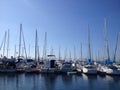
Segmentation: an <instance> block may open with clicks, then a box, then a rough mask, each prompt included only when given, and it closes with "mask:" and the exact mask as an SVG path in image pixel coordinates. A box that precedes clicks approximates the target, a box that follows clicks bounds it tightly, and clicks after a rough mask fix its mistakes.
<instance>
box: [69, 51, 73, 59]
mask: <svg viewBox="0 0 120 90" xmlns="http://www.w3.org/2000/svg"><path fill="white" fill-rule="evenodd" d="M69 57H70V60H72V58H71V51H70V50H69Z"/></svg>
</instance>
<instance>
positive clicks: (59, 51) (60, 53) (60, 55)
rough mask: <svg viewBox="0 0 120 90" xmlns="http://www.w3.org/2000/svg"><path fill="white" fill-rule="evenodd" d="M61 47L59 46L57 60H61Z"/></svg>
mask: <svg viewBox="0 0 120 90" xmlns="http://www.w3.org/2000/svg"><path fill="white" fill-rule="evenodd" d="M60 49H61V47H60V46H59V60H61V51H60Z"/></svg>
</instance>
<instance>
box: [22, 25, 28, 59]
mask: <svg viewBox="0 0 120 90" xmlns="http://www.w3.org/2000/svg"><path fill="white" fill-rule="evenodd" d="M21 33H22V36H23V44H24V49H25V56H26V59H27V51H26V45H25V38H24V33H23V30H22V25H21Z"/></svg>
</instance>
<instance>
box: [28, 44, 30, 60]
mask: <svg viewBox="0 0 120 90" xmlns="http://www.w3.org/2000/svg"><path fill="white" fill-rule="evenodd" d="M28 57H29V58H30V45H29V50H28Z"/></svg>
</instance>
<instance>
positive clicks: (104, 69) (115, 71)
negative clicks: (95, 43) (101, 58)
mask: <svg viewBox="0 0 120 90" xmlns="http://www.w3.org/2000/svg"><path fill="white" fill-rule="evenodd" d="M104 33H105V50H106V51H107V59H105V65H99V66H98V72H99V73H102V74H107V75H120V69H119V68H118V67H116V66H114V63H115V60H113V61H111V60H110V56H109V46H108V40H107V35H106V34H107V32H106V18H105V19H104ZM115 51H116V50H115Z"/></svg>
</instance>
